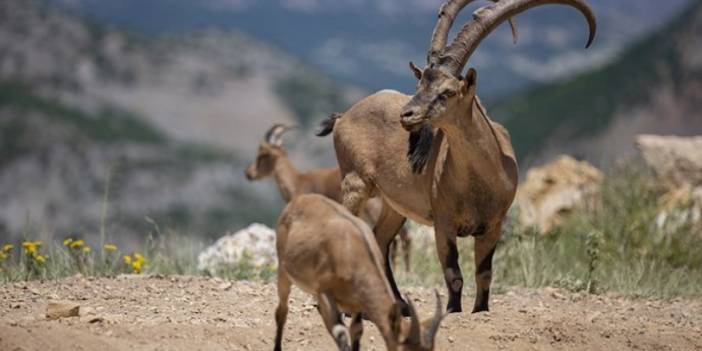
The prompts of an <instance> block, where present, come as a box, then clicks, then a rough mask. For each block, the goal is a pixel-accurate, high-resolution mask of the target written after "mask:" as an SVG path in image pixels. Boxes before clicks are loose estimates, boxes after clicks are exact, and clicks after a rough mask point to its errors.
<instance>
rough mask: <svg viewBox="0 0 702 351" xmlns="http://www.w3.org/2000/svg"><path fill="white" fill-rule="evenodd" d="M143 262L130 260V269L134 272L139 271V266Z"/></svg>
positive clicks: (137, 272)
mask: <svg viewBox="0 0 702 351" xmlns="http://www.w3.org/2000/svg"><path fill="white" fill-rule="evenodd" d="M143 264H144V262H143V261H134V262H132V271H134V273H135V274H139V273H141V267H142V265H143Z"/></svg>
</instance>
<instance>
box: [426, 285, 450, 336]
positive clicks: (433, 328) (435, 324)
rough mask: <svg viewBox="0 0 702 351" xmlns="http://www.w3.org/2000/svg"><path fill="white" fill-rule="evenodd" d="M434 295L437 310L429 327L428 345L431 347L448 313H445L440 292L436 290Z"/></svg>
mask: <svg viewBox="0 0 702 351" xmlns="http://www.w3.org/2000/svg"><path fill="white" fill-rule="evenodd" d="M434 295H436V310H435V311H434V318H432V320H431V325H430V326H429V329H428V330H427V337H426V340H427V343H428V344H429V345H432V344H434V336H436V332H437V331H438V330H439V325H440V324H441V321H442V320H443V319H444V317H446V313H444V310H443V307H442V303H441V296H440V295H439V291H438V290H436V289H434Z"/></svg>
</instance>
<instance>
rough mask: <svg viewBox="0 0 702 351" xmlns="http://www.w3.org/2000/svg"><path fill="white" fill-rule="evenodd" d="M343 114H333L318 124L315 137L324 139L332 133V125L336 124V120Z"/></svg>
mask: <svg viewBox="0 0 702 351" xmlns="http://www.w3.org/2000/svg"><path fill="white" fill-rule="evenodd" d="M341 116H343V114H341V113H338V112H334V113H332V114H331V115H329V117H328V118H327V119H325V120H323V121H322V122H321V123H320V124H319V127H320V128H319V130H318V131H317V132H316V133H315V135H316V136H318V137H324V136H327V135H329V134H330V133H331V132H332V131H334V124H335V123H336V120H337V119H339V118H341Z"/></svg>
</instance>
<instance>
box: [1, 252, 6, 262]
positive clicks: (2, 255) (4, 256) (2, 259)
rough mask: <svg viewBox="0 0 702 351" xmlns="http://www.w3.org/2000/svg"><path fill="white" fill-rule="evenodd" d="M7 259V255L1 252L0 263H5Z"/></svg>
mask: <svg viewBox="0 0 702 351" xmlns="http://www.w3.org/2000/svg"><path fill="white" fill-rule="evenodd" d="M6 258H7V254H6V253H4V252H2V251H0V261H4V260H5V259H6Z"/></svg>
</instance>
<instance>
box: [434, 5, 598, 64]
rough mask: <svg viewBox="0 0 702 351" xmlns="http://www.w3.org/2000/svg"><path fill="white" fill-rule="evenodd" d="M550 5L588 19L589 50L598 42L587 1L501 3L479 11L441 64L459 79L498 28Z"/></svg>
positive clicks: (446, 52)
mask: <svg viewBox="0 0 702 351" xmlns="http://www.w3.org/2000/svg"><path fill="white" fill-rule="evenodd" d="M548 4H561V5H567V6H571V7H574V8H575V9H577V10H578V11H580V13H582V15H583V16H585V19H586V20H587V23H588V26H589V29H590V36H589V38H588V41H587V45H586V46H585V48H588V47H590V45H591V44H592V41H593V40H594V39H595V33H596V31H597V22H596V20H595V15H594V13H593V12H592V10H591V9H590V6H588V5H587V3H585V0H499V1H497V2H496V3H495V4H493V5H489V6H485V7H482V8H480V9H478V10H477V11H475V13H474V14H473V20H472V21H470V22H468V23H467V24H466V25H464V26H463V28H461V31H460V32H459V33H458V35H457V36H456V39H454V41H453V42H452V43H451V45H449V46H448V47H447V48H446V50H445V51H444V52H443V54H442V56H441V57H440V58H439V61H440V62H439V64H440V65H442V66H444V67H446V68H447V69H448V71H449V72H451V73H452V74H453V75H455V76H459V75H460V74H461V72H462V71H463V66H465V64H466V62H467V61H468V58H470V56H471V55H472V54H473V52H474V51H475V49H476V48H478V46H479V45H480V43H481V42H482V41H483V39H485V37H487V36H488V35H489V34H490V33H491V32H492V31H493V30H495V28H497V26H499V25H500V24H501V23H502V22H504V21H505V20H507V19H509V18H512V17H514V16H516V15H518V14H520V13H522V12H524V11H527V10H529V9H531V8H534V7H537V6H541V5H548Z"/></svg>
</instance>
